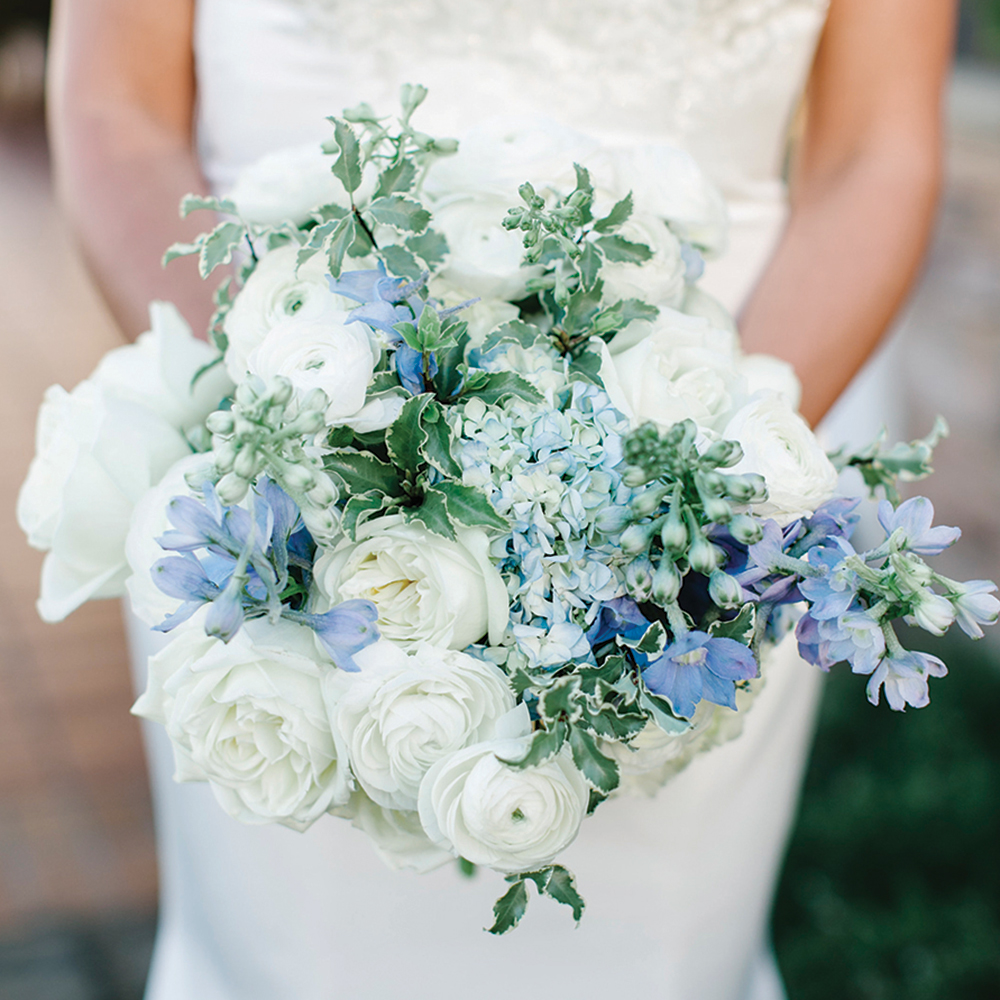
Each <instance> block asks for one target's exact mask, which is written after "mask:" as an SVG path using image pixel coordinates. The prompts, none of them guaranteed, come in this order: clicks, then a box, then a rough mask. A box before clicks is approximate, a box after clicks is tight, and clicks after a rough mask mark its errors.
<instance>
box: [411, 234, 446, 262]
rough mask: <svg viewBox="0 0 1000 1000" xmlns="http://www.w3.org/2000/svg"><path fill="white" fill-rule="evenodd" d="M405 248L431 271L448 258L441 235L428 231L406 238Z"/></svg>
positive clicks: (444, 240) (444, 241)
mask: <svg viewBox="0 0 1000 1000" xmlns="http://www.w3.org/2000/svg"><path fill="white" fill-rule="evenodd" d="M403 242H404V243H405V245H406V248H407V249H408V250H409V251H411V252H412V253H414V254H416V255H417V256H418V257H419V258H420V259H421V260H422V261H423V262H424V263H425V264H426V265H427V267H428V269H429V270H431V271H433V270H434V269H435V268H436V267H438V266H439V265H440V264H442V263H444V259H445V257H447V256H448V241H447V240H446V239H445V237H444V234H443V233H439V232H437V231H436V230H434V229H428V230H426V231H425V232H423V233H421V234H420V235H419V236H407V237H406V239H405V240H404V241H403Z"/></svg>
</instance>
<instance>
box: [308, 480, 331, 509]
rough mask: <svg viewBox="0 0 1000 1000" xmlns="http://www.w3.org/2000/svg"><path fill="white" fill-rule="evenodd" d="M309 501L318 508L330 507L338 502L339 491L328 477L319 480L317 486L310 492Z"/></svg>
mask: <svg viewBox="0 0 1000 1000" xmlns="http://www.w3.org/2000/svg"><path fill="white" fill-rule="evenodd" d="M307 495H308V497H309V501H310V502H311V503H314V504H316V506H317V507H329V506H331V504H334V503H336V502H337V496H338V494H337V491H336V489H335V488H334V486H333V484H332V483H331V482H330V479H329V477H328V476H322V477H320V478H319V479H318V481H317V483H316V485H315V486H314V487H313V488H312V489H311V490H309V492H308V494H307Z"/></svg>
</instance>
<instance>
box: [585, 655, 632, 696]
mask: <svg viewBox="0 0 1000 1000" xmlns="http://www.w3.org/2000/svg"><path fill="white" fill-rule="evenodd" d="M625 664H626V660H625V657H624V656H622V655H621V654H618V653H616V654H614V655H612V656H609V657H607V658H606V659H605V661H604V662H603V663H602V664H601V665H600V666H597V667H581V668H580V669H579V670H578V671H577V673H576V676H577V677H579V678H580V690H581V691H583V692H584V694H589V695H596V694H597V692H598V690H599V685H600V684H601V683H602V682H603V683H605V684H617V683H618V680H619V678H620V677H621V675H622V674H623V673H624V672H625Z"/></svg>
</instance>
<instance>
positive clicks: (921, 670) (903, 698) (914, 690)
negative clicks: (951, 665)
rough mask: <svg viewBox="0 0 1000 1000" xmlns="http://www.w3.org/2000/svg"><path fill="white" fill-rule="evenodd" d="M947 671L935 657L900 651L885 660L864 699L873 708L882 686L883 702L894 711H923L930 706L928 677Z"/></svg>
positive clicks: (872, 679)
mask: <svg viewBox="0 0 1000 1000" xmlns="http://www.w3.org/2000/svg"><path fill="white" fill-rule="evenodd" d="M947 673H948V668H947V667H946V666H945V665H944V663H942V661H941V660H939V659H938V658H937V657H936V656H931V655H930V654H929V653H918V652H914V651H910V650H905V649H904V650H900V652H898V653H894V654H892V655H891V656H887V657H885V658H884V659H883V660H882V662H881V663H880V664H879V665H878V667H877V668H876V670H875V672H874V673H873V674H872V675H871V678H870V679H869V681H868V700H869V701H870V702H871V703H872V704H873V705H877V704H878V700H879V691H880V690H881V688H882V686H883V685H885V699H886V701H888V702H889V707H890V708H891V709H892V710H893V711H894V712H902V711H905V709H906V706H907V705H910V706H912V707H913V708H923V707H924V706H925V705H928V704H929V703H930V700H931V697H930V692H929V691H928V689H927V679H928V678H929V677H944V676H945V675H946V674H947Z"/></svg>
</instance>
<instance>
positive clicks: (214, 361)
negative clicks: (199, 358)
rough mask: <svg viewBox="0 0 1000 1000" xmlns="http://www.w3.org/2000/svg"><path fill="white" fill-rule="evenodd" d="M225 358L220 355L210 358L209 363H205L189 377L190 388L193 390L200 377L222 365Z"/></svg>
mask: <svg viewBox="0 0 1000 1000" xmlns="http://www.w3.org/2000/svg"><path fill="white" fill-rule="evenodd" d="M224 360H225V358H224V357H223V356H222V355H221V354H220V355H218V356H217V357H214V358H212V360H211V361H206V362H205V364H203V365H202V366H201V367H200V368H199V369H198V370H197V371H196V372H195V373H194V374H193V375H192V376H191V388H192V389H193V388H194V387H195V386H196V385H197V384H198V379H200V378H201V377H202V375H204V374H206V373H207V372H210V371H211V370H212V369H213V368H216V367H218V366H219V365H221V364H222V362H223V361H224Z"/></svg>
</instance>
